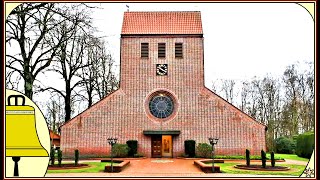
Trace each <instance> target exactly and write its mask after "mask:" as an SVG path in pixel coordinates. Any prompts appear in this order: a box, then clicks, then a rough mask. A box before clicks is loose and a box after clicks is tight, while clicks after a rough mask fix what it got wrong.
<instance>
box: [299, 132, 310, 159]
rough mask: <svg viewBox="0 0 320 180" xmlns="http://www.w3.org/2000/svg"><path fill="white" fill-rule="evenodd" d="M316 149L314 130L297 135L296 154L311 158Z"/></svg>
mask: <svg viewBox="0 0 320 180" xmlns="http://www.w3.org/2000/svg"><path fill="white" fill-rule="evenodd" d="M313 150H314V132H306V133H303V134H300V135H299V136H298V137H297V144H296V154H297V155H298V156H299V157H303V158H308V159H310V158H311V156H312V152H313Z"/></svg>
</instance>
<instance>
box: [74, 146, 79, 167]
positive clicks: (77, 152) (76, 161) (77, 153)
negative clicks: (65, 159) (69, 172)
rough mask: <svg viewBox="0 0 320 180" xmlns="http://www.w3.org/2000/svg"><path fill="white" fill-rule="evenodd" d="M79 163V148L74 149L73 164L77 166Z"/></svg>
mask: <svg viewBox="0 0 320 180" xmlns="http://www.w3.org/2000/svg"><path fill="white" fill-rule="evenodd" d="M78 163H79V149H76V150H74V165H75V166H77V165H78Z"/></svg>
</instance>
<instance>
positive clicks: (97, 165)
mask: <svg viewBox="0 0 320 180" xmlns="http://www.w3.org/2000/svg"><path fill="white" fill-rule="evenodd" d="M85 164H89V167H86V168H81V169H63V170H48V171H47V173H98V172H103V171H104V166H105V165H107V164H111V163H110V162H85ZM113 164H114V165H116V164H119V163H113Z"/></svg>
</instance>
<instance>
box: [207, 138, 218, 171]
mask: <svg viewBox="0 0 320 180" xmlns="http://www.w3.org/2000/svg"><path fill="white" fill-rule="evenodd" d="M218 141H219V139H218V138H212V137H210V138H209V142H210V144H211V145H212V173H214V145H216V144H217V143H218Z"/></svg>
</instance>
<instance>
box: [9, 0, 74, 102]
mask: <svg viewBox="0 0 320 180" xmlns="http://www.w3.org/2000/svg"><path fill="white" fill-rule="evenodd" d="M62 15H64V14H63V13H60V11H59V9H57V8H56V4H55V3H22V4H21V5H19V6H18V7H17V8H16V9H14V10H13V11H12V12H11V14H10V15H9V16H8V18H7V19H6V43H7V47H6V68H8V69H7V71H8V72H10V71H15V72H18V73H19V75H20V76H21V77H22V78H23V80H24V92H25V95H26V96H27V97H29V98H30V99H32V96H33V92H34V91H33V85H34V82H35V80H36V77H37V76H38V75H39V73H40V72H42V71H44V70H45V69H46V68H48V67H49V65H50V64H51V62H52V60H53V58H54V57H55V56H56V54H57V50H58V48H59V46H60V45H61V44H62V43H63V42H64V40H66V39H67V38H66V37H64V36H61V37H59V38H58V39H56V40H55V41H53V40H52V38H51V34H52V32H53V31H55V29H56V27H57V25H59V24H60V23H63V22H65V21H69V19H66V18H61V16H62ZM8 81H10V79H8V80H7V83H8Z"/></svg>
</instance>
